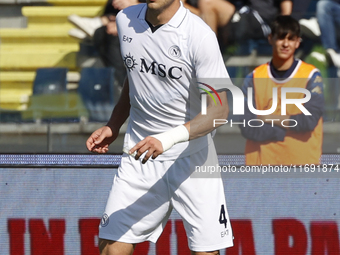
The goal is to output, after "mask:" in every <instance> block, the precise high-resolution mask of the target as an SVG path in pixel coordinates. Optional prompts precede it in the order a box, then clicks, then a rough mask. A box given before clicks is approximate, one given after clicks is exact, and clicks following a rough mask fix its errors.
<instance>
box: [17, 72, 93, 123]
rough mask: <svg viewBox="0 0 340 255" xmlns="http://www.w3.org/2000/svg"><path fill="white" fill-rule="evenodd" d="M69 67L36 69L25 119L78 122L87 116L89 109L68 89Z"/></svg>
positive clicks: (77, 95) (23, 112)
mask: <svg viewBox="0 0 340 255" xmlns="http://www.w3.org/2000/svg"><path fill="white" fill-rule="evenodd" d="M67 72H68V69H67V68H40V69H37V71H36V77H35V80H34V83H33V94H32V95H31V96H30V100H29V103H28V108H27V110H25V111H22V119H23V120H33V121H47V122H48V123H51V122H78V121H80V119H81V118H82V117H85V118H87V117H88V112H87V109H86V107H85V105H84V103H83V101H82V99H81V97H80V95H79V94H78V93H76V92H69V91H68V90H67V87H66V85H67Z"/></svg>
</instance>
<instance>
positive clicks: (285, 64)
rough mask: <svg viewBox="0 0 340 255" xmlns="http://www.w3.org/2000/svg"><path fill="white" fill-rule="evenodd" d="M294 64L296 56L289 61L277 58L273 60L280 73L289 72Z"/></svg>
mask: <svg viewBox="0 0 340 255" xmlns="http://www.w3.org/2000/svg"><path fill="white" fill-rule="evenodd" d="M293 63H294V56H292V57H291V58H288V59H281V58H275V57H273V59H272V64H273V66H274V67H275V69H276V70H278V71H284V70H288V69H289V68H290V67H291V66H292V64H293Z"/></svg>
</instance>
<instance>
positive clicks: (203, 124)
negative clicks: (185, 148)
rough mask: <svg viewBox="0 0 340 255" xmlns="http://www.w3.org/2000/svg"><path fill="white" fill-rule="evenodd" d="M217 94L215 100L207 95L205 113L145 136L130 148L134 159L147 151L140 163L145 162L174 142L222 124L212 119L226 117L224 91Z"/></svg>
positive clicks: (227, 109) (226, 105) (196, 136)
mask: <svg viewBox="0 0 340 255" xmlns="http://www.w3.org/2000/svg"><path fill="white" fill-rule="evenodd" d="M217 94H218V96H219V98H218V96H217V95H216V94H214V95H213V97H214V99H215V100H214V99H212V98H211V97H207V113H206V114H205V115H202V114H201V113H199V114H198V115H196V116H195V117H194V118H193V119H192V120H190V121H188V122H186V123H185V124H184V125H180V126H177V127H175V128H173V129H171V130H169V131H166V132H164V133H160V134H157V135H153V136H148V137H146V138H145V139H143V140H142V141H140V142H139V143H137V144H136V145H135V146H134V147H133V148H131V150H130V151H129V154H133V153H134V152H136V155H135V159H139V158H140V156H141V155H142V154H143V153H144V152H146V151H147V153H146V154H145V156H144V158H143V160H142V163H145V162H146V161H147V160H148V159H149V158H150V157H152V158H153V159H155V158H156V157H157V156H159V155H160V154H162V153H163V152H164V151H167V150H168V149H170V148H171V147H172V146H173V145H175V144H176V143H179V142H185V141H188V140H192V139H196V138H199V137H201V136H205V135H207V134H208V133H210V132H212V131H213V130H214V129H216V128H217V127H219V126H221V125H222V124H216V125H214V119H227V117H228V113H229V107H228V100H227V93H226V91H221V92H217ZM219 99H221V104H215V101H217V102H219Z"/></svg>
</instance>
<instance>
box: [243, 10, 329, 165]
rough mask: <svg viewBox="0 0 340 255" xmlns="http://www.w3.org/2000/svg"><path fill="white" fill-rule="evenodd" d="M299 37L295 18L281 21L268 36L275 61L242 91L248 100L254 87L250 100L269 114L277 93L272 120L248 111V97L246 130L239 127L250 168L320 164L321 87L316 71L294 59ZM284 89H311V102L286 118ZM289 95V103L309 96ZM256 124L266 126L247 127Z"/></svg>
mask: <svg viewBox="0 0 340 255" xmlns="http://www.w3.org/2000/svg"><path fill="white" fill-rule="evenodd" d="M299 35H300V27H299V23H298V22H297V21H296V20H295V19H293V18H292V17H291V16H278V17H277V18H276V20H275V21H274V23H273V26H272V32H271V34H270V35H269V37H268V40H269V43H270V44H271V45H272V60H271V62H269V63H266V64H263V65H261V66H259V67H257V68H255V70H254V71H253V72H252V73H251V74H249V75H248V76H247V77H246V79H245V82H244V86H243V92H244V94H245V95H246V96H247V95H248V96H249V94H248V92H247V91H248V89H249V88H252V95H251V96H252V100H250V101H252V104H253V107H254V108H255V109H257V110H269V109H271V107H272V105H273V104H274V102H275V100H274V99H273V88H276V89H277V105H274V106H275V107H276V110H275V111H274V112H273V114H271V115H258V116H256V115H255V114H254V113H252V112H250V110H249V108H248V106H247V105H248V104H247V101H248V98H245V104H246V106H245V110H246V111H245V125H240V128H241V132H242V135H243V136H244V137H245V138H247V142H246V148H245V155H246V164H247V165H260V164H276V165H281V164H282V165H290V164H312V163H313V164H319V163H320V157H321V150H322V134H323V131H322V124H323V121H322V114H323V107H324V98H323V82H322V78H321V75H320V72H319V70H318V69H316V68H315V67H314V66H313V65H310V64H307V63H305V62H303V61H301V60H299V59H295V57H294V53H295V50H296V49H297V48H298V47H299V45H300V40H301V38H300V36H299ZM284 88H299V89H300V88H302V89H307V90H308V91H309V92H310V95H311V98H310V99H309V100H308V101H307V102H305V103H304V104H303V105H301V106H300V107H297V106H296V105H295V104H287V107H286V115H281V110H282V109H281V99H282V98H281V91H282V90H283V89H284ZM307 94H308V93H307ZM286 95H287V98H288V99H300V100H301V99H303V98H304V97H305V93H301V92H294V93H286ZM306 97H307V95H306ZM304 108H305V109H304ZM303 110H307V111H308V112H309V113H310V114H311V115H307V114H306V113H307V112H305V113H304V112H303ZM252 119H258V120H262V121H264V122H265V124H264V125H263V126H261V127H254V125H252V126H251V125H248V123H249V122H248V121H249V120H252ZM254 123H255V122H253V124H254Z"/></svg>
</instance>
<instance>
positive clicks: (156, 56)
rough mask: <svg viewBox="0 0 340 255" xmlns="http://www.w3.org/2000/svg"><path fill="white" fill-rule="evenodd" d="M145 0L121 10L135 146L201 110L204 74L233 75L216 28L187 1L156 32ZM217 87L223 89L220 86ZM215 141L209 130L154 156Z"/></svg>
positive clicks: (130, 142)
mask: <svg viewBox="0 0 340 255" xmlns="http://www.w3.org/2000/svg"><path fill="white" fill-rule="evenodd" d="M146 10H147V5H146V4H138V5H134V6H131V7H128V8H126V9H124V10H122V11H121V12H119V14H118V15H117V27H118V34H119V39H120V44H121V54H122V57H123V60H124V63H125V66H126V68H127V73H128V79H129V89H130V104H131V109H130V120H129V123H128V128H127V132H126V136H125V141H124V146H125V147H128V148H129V149H130V148H132V147H133V146H134V145H135V144H136V143H138V142H139V141H140V140H142V139H144V138H145V137H147V136H149V135H154V134H158V133H161V132H164V131H167V130H169V129H171V128H174V127H176V126H178V125H182V124H184V123H185V122H187V121H189V120H191V119H192V118H193V117H195V116H196V115H197V114H199V113H200V111H201V101H200V90H199V89H198V87H199V86H200V85H199V84H198V83H197V79H200V78H229V75H228V72H227V70H226V67H225V65H224V62H223V59H222V56H221V52H220V49H219V45H218V42H217V39H216V36H215V34H214V32H213V31H212V30H211V29H210V28H209V27H208V26H207V25H206V24H205V23H204V21H203V20H202V19H201V18H199V17H198V16H196V15H194V14H192V13H191V12H190V11H189V10H187V9H186V8H184V7H183V5H182V4H181V7H180V8H179V9H178V11H177V12H176V14H175V15H174V16H173V17H172V18H171V20H170V21H169V22H168V23H166V24H164V25H162V26H161V27H160V28H158V29H157V30H156V31H154V32H152V30H151V29H150V27H149V25H148V23H147V22H146V21H145V14H146ZM215 89H219V88H216V87H215ZM211 141H212V138H211V134H208V135H207V136H204V137H201V138H198V139H195V140H192V141H190V146H189V142H182V143H178V144H175V145H174V146H173V147H172V148H170V149H169V150H168V151H166V152H164V153H163V154H161V155H159V156H158V157H157V158H156V160H165V159H176V158H179V157H184V156H188V155H191V154H192V153H195V152H197V151H199V150H201V149H202V148H204V147H206V146H207V145H208V144H209V143H210V142H211Z"/></svg>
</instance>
